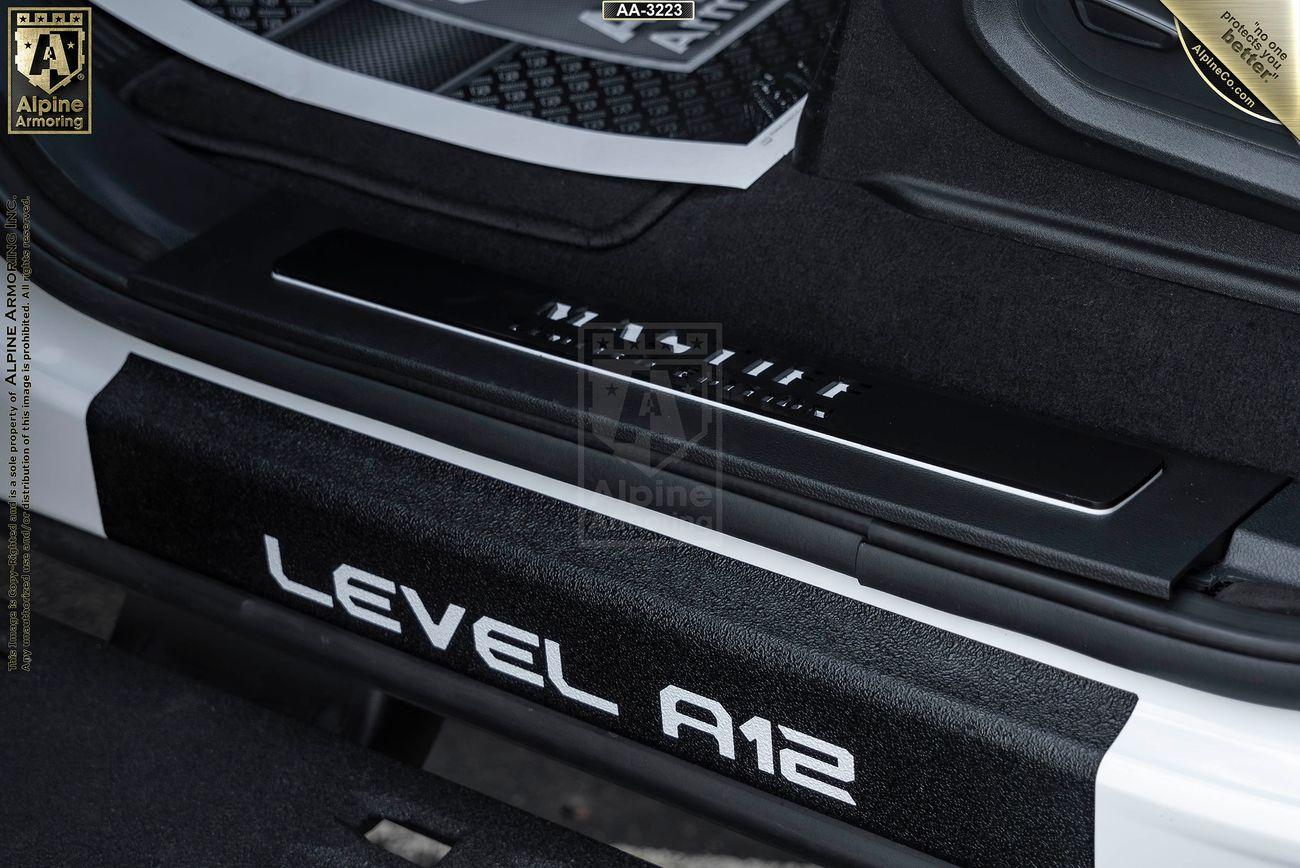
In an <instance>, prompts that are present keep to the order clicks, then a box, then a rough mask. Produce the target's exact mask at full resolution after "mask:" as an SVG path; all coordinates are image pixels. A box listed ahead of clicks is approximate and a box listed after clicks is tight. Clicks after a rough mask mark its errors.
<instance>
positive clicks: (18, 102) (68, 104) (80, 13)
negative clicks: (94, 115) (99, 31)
mask: <svg viewBox="0 0 1300 868" xmlns="http://www.w3.org/2000/svg"><path fill="white" fill-rule="evenodd" d="M90 14H91V10H90V8H89V7H75V8H74V7H43V8H30V7H27V8H23V7H20V8H12V9H10V10H9V21H8V24H9V45H11V46H12V48H13V63H12V64H11V66H10V67H9V126H8V131H9V132H10V133H11V134H36V133H44V134H82V135H84V134H86V133H89V132H90V95H91V92H90V70H91V55H90Z"/></svg>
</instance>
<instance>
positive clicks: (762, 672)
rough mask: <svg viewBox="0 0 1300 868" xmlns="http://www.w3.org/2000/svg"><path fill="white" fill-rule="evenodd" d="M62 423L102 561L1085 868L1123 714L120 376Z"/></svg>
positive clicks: (926, 828)
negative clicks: (103, 549)
mask: <svg viewBox="0 0 1300 868" xmlns="http://www.w3.org/2000/svg"><path fill="white" fill-rule="evenodd" d="M87 424H88V427H89V432H90V443H91V452H92V457H93V460H94V469H95V478H96V480H97V484H98V486H99V495H100V505H101V508H102V511H103V517H104V526H105V530H106V532H107V533H108V535H109V537H110V538H111V539H113V540H116V541H118V542H121V543H125V544H127V545H129V546H132V547H134V548H136V549H139V550H142V551H145V552H148V553H150V554H153V555H156V556H158V557H161V558H164V559H166V560H169V561H172V562H174V563H176V564H179V565H181V566H184V567H187V568H189V569H193V570H195V571H196V572H200V573H204V574H207V575H210V576H212V577H214V578H217V579H219V580H222V581H225V582H228V583H230V584H232V585H234V586H237V587H239V588H241V589H244V590H247V591H250V592H252V593H254V594H259V595H264V596H266V597H268V598H270V599H273V600H275V601H277V602H280V603H283V604H285V605H287V606H289V607H291V608H294V609H297V610H299V611H302V612H306V613H309V614H311V615H314V616H317V617H319V618H322V619H324V620H325V621H328V622H330V623H333V624H335V625H338V626H341V627H345V628H347V629H349V630H353V631H355V632H357V633H360V634H362V635H364V636H367V637H369V638H371V639H374V640H378V641H380V642H383V643H386V644H389V645H392V646H394V647H396V648H399V649H402V650H404V651H407V652H409V653H411V654H413V655H415V656H417V657H420V658H423V659H427V660H430V661H433V662H436V663H438V664H440V665H442V666H445V667H447V668H449V669H451V670H453V671H456V672H460V673H463V674H466V675H469V676H471V677H473V678H475V679H478V680H481V681H483V682H486V683H487V684H490V685H493V686H496V687H499V688H502V689H505V690H508V691H510V692H512V693H516V694H518V695H520V696H522V697H524V698H526V699H528V700H530V701H533V702H535V703H539V704H541V705H545V706H547V707H550V708H552V709H555V710H557V711H561V712H564V713H566V714H569V715H571V716H572V717H574V718H577V719H579V720H582V721H585V722H586V723H589V724H594V725H596V726H599V727H602V728H605V729H607V730H609V731H611V732H614V733H617V734H619V735H621V736H624V737H627V738H630V739H633V740H635V741H637V742H640V743H643V744H646V745H649V746H651V747H654V748H657V749H659V750H662V751H665V752H667V753H670V754H673V755H676V756H678V757H681V758H683V759H686V760H689V761H691V762H693V763H696V764H698V765H700V766H703V767H705V768H707V769H711V770H713V771H716V772H719V773H721V774H724V775H727V776H729V777H732V778H734V779H737V780H739V781H741V782H743V783H746V784H749V785H752V786H754V787H757V788H759V789H762V790H765V791H767V792H770V793H773V794H775V795H778V796H780V797H783V798H785V799H788V800H790V801H792V802H795V803H798V804H801V805H804V806H806V807H810V808H813V809H815V810H817V811H820V812H822V813H825V814H827V815H829V816H832V817H835V818H838V819H840V820H843V821H845V822H848V823H850V824H853V825H856V826H858V827H860V828H863V829H866V830H868V831H870V832H874V833H878V834H881V835H883V836H886V837H888V838H890V839H893V840H896V841H899V842H901V843H904V844H906V845H908V846H911V847H914V848H916V849H918V850H922V851H925V852H928V853H930V854H933V855H935V856H939V857H941V858H944V859H948V860H951V861H954V862H958V863H962V864H997V865H1031V864H1032V865H1049V864H1059V865H1079V864H1090V863H1091V861H1092V856H1093V802H1094V798H1095V779H1096V773H1097V768H1098V765H1099V763H1100V761H1101V758H1102V756H1103V755H1104V753H1105V751H1106V749H1107V748H1108V747H1109V746H1110V745H1111V743H1112V742H1113V741H1114V739H1115V738H1116V736H1117V735H1118V734H1119V731H1120V729H1121V727H1122V726H1123V724H1124V722H1125V721H1126V720H1127V719H1128V716H1129V714H1130V713H1131V712H1132V709H1133V706H1134V704H1135V703H1136V697H1135V696H1134V695H1132V694H1130V693H1127V692H1125V691H1122V690H1118V689H1115V688H1113V687H1110V686H1107V685H1104V684H1100V683H1097V682H1093V681H1090V680H1087V679H1084V678H1081V677H1078V676H1075V675H1072V674H1070V673H1066V672H1062V671H1060V670H1056V669H1053V668H1051V667H1048V666H1045V665H1042V664H1039V663H1037V662H1035V661H1032V660H1028V659H1025V658H1021V657H1018V656H1016V655H1013V654H1010V653H1008V652H1005V651H1001V650H999V649H995V648H992V647H989V646H985V645H981V644H979V643H976V642H973V641H970V640H968V639H965V638H963V637H960V636H957V635H955V634H951V633H947V632H945V631H942V630H938V629H936V628H932V627H929V626H927V625H924V624H921V623H918V622H915V621H912V620H910V619H907V618H903V617H901V616H898V615H895V614H893V613H890V612H887V611H884V610H881V609H876V608H872V607H870V606H867V605H864V604H862V603H859V602H856V601H853V600H850V599H847V598H844V597H840V596H838V595H835V594H832V593H830V592H827V591H823V590H820V589H817V588H813V587H811V586H808V585H805V584H803V583H800V582H796V581H792V580H789V579H787V578H785V577H781V576H778V575H775V574H773V573H770V572H767V571H764V570H762V569H759V568H756V567H753V566H750V565H748V564H744V563H741V562H738V561H734V560H731V559H728V558H725V557H722V556H720V555H717V554H714V553H712V552H708V551H704V550H701V549H697V548H694V547H691V546H687V545H684V544H681V543H677V542H675V541H672V540H669V539H666V538H663V537H660V536H658V535H656V534H653V533H651V532H649V531H646V530H643V529H641V528H637V527H633V526H629V525H626V524H623V523H620V522H616V521H612V520H609V519H607V518H605V517H603V516H600V515H597V514H593V513H589V512H587V511H584V510H582V509H579V508H577V507H575V506H572V505H570V504H566V503H563V502H559V501H556V500H553V499H550V498H547V497H544V496H542V495H539V494H536V493H533V492H530V491H527V490H523V489H519V488H517V487H514V486H511V485H508V484H506V483H503V482H500V481H498V480H494V479H491V478H488V477H485V476H481V475H479V474H476V473H473V472H470V471H467V470H464V469H463V468H459V467H456V466H454V465H450V464H447V463H444V462H441V461H437V460H434V459H431V458H428V457H427V456H423V455H419V454H417V453H414V452H411V451H408V450H404V449H401V448H398V447H396V446H393V445H391V444H388V443H385V442H382V441H379V440H376V439H373V438H370V437H367V436H364V435H361V434H358V433H356V432H353V431H349V430H347V429H343V428H340V427H337V426H333V425H329V424H326V423H324V422H321V421H319V420H316V419H313V418H310V417H307V416H304V415H301V414H298V413H295V412H292V411H289V410H286V409H284V408H281V407H278V406H275V405H272V404H269V403H266V402H263V401H260V400H256V399H253V398H250V397H248V396H245V395H242V394H240V393H237V392H234V391H230V390H227V389H224V388H222V387H219V386H215V385H213V384H210V383H207V382H206V381H203V380H199V379H196V378H193V377H190V376H188V375H186V374H182V373H179V372H176V371H173V370H171V369H169V368H165V367H163V366H160V365H157V364H155V363H152V362H148V361H145V360H142V359H139V358H135V357H133V358H131V359H130V360H128V362H127V364H126V365H125V366H124V367H123V369H122V371H120V372H119V373H118V375H117V376H116V377H115V378H114V379H113V380H112V382H111V383H109V385H108V386H107V387H106V388H105V390H104V391H103V392H102V393H101V394H100V395H99V396H98V397H97V398H96V399H95V401H94V402H93V403H92V405H91V408H90V412H89V414H88V419H87ZM277 561H278V563H277ZM276 567H279V568H280V577H281V582H280V583H277V581H276V579H275V578H273V574H272V570H273V569H274V568H276ZM291 583H296V584H291ZM390 583H391V584H390ZM285 588H288V590H286V589H285ZM349 588H351V589H352V590H348V589H349ZM366 593H368V594H370V595H371V596H369V597H366V596H365V595H364V594H366ZM462 609H463V610H464V611H463V614H462V615H460V616H458V615H457V612H459V611H461V610H462ZM494 649H495V650H494ZM510 663H513V664H514V665H515V668H513V669H512V668H511V667H510V666H509V665H507V664H510ZM615 706H616V711H617V713H616V714H615V713H614V712H615V708H614V707H615ZM675 713H680V715H681V716H682V717H683V718H689V720H690V721H693V722H682V721H681V720H678V725H676V726H671V725H666V724H671V723H672V720H673V719H674V717H673V715H674V714H675ZM668 729H672V730H673V733H672V734H670V733H668V732H666V730H668ZM850 755H851V758H852V759H851V771H850V762H849V761H847V760H846V757H847V756H850Z"/></svg>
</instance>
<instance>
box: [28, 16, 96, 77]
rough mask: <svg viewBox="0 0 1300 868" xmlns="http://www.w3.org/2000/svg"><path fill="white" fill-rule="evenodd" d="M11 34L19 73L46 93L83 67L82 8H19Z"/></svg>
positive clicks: (76, 73)
mask: <svg viewBox="0 0 1300 868" xmlns="http://www.w3.org/2000/svg"><path fill="white" fill-rule="evenodd" d="M13 37H14V65H15V66H16V67H17V68H18V73H19V74H20V75H22V76H23V78H25V79H27V80H28V81H29V82H31V84H32V85H33V86H34V87H38V88H40V89H41V90H43V91H45V92H46V93H47V94H53V93H54V92H55V91H57V90H58V89H59V88H61V87H63V86H65V85H67V84H71V83H72V82H73V81H76V80H77V76H79V75H82V74H83V72H84V71H85V68H86V19H85V16H84V14H83V13H81V12H27V13H23V12H18V14H17V16H16V20H15V22H14V31H13ZM83 77H84V76H83Z"/></svg>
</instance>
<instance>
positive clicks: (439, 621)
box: [262, 535, 857, 805]
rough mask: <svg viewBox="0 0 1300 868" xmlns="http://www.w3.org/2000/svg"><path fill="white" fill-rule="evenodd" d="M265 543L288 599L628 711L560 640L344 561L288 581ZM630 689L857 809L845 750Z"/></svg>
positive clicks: (750, 757) (736, 755)
mask: <svg viewBox="0 0 1300 868" xmlns="http://www.w3.org/2000/svg"><path fill="white" fill-rule="evenodd" d="M262 540H263V544H264V546H265V549H266V566H267V570H268V572H269V573H270V577H271V578H272V579H273V580H274V582H275V584H276V585H278V586H279V587H280V589H281V590H283V591H285V592H287V593H289V594H292V595H294V596H296V597H300V598H302V599H304V600H308V601H310V602H311V603H314V604H316V605H318V606H322V607H324V608H327V609H333V608H335V607H336V606H337V607H338V608H340V609H341V610H342V611H343V612H345V613H346V614H347V615H348V616H349V617H351V618H353V619H356V620H358V621H361V622H364V623H366V624H369V625H371V626H372V627H376V628H379V629H380V630H384V631H387V632H389V633H394V634H403V633H407V632H410V631H416V632H418V634H419V635H421V636H422V637H423V640H424V641H426V642H427V643H428V646H429V648H430V649H432V650H433V651H435V652H445V651H447V650H448V649H449V648H450V647H452V645H453V643H457V642H462V643H470V644H471V645H472V647H473V649H474V653H475V656H476V658H477V660H478V662H479V665H481V666H484V667H487V668H488V669H490V670H492V671H494V672H497V673H499V674H500V675H503V676H506V677H508V678H510V679H513V680H515V681H518V682H519V683H520V684H521V685H530V686H531V688H532V689H534V690H543V691H553V692H554V693H555V694H557V695H559V696H560V697H562V698H563V699H564V700H567V701H568V702H572V703H577V704H579V705H582V706H585V707H587V708H591V709H595V710H597V711H599V712H601V713H603V714H606V715H610V716H611V717H620V716H621V715H623V714H624V713H625V710H624V703H622V702H620V698H619V697H617V696H602V695H598V694H597V693H596V692H595V691H589V690H584V689H583V688H582V687H581V686H580V685H578V684H576V683H574V679H573V678H572V677H571V676H569V675H567V674H566V673H565V669H564V650H563V647H562V646H561V644H560V642H559V641H557V640H555V639H553V638H549V637H544V636H539V635H538V634H537V633H534V632H532V631H530V630H525V629H523V628H521V627H518V626H515V625H513V624H510V623H508V622H506V621H504V620H500V619H498V618H494V617H493V616H492V615H491V614H490V613H471V612H470V611H469V610H468V609H466V608H465V607H464V606H461V605H459V604H457V603H454V602H451V603H448V604H447V605H446V606H444V607H443V608H442V610H441V611H436V610H434V611H431V610H430V609H429V607H428V605H427V604H426V601H425V600H424V598H423V597H422V596H421V595H420V593H419V592H418V591H417V590H416V589H415V588H413V587H409V586H407V585H404V584H399V583H398V582H395V581H393V580H392V579H389V578H385V577H384V576H379V575H376V574H374V573H371V572H368V571H366V570H362V569H359V568H357V567H354V566H351V565H349V564H346V563H344V564H339V565H338V567H336V568H335V569H334V571H333V573H332V575H330V576H329V578H328V579H327V580H325V581H321V582H309V581H307V580H306V579H305V577H296V578H295V577H290V576H289V575H288V572H287V571H286V569H285V565H284V561H283V558H282V555H281V550H280V541H279V540H278V539H276V538H275V537H273V536H270V535H263V538H262ZM567 641H568V640H566V642H567ZM628 689H638V690H639V689H646V690H655V689H657V690H658V711H659V715H658V720H657V721H656V722H655V723H656V725H657V727H658V731H659V732H661V733H662V734H663V736H664V737H665V738H666V739H668V740H669V741H678V740H682V739H687V738H693V739H697V740H702V741H703V742H705V743H707V744H709V745H711V747H715V748H716V750H717V753H718V755H719V756H721V757H723V758H725V759H727V760H732V761H735V762H740V763H748V764H751V765H752V767H753V768H756V769H757V770H758V771H759V772H761V773H764V774H769V775H778V774H779V775H780V776H781V777H782V778H784V779H785V780H787V781H789V782H790V783H791V784H794V785H795V786H798V787H802V788H804V789H806V790H810V791H812V792H814V793H818V794H820V795H822V796H825V797H827V798H830V799H835V800H837V801H840V802H844V803H846V804H849V805H856V804H857V803H856V801H855V800H854V798H853V794H852V792H851V791H850V789H849V787H851V786H852V784H853V783H854V780H855V776H854V760H853V754H852V753H851V752H850V751H848V750H847V749H845V748H843V747H841V746H839V745H837V744H832V743H831V742H828V741H825V740H824V739H821V738H818V737H816V736H814V735H812V734H809V733H806V732H801V731H800V730H798V729H795V728H794V727H792V726H789V725H787V724H786V723H783V722H782V721H780V720H772V719H769V718H768V717H764V716H762V715H761V714H749V711H750V710H746V711H745V712H744V713H737V711H738V710H737V709H728V708H727V707H726V706H724V705H723V703H722V702H720V701H719V700H717V699H714V698H712V697H709V696H705V695H703V694H700V693H696V692H693V691H691V690H687V689H685V688H683V687H680V686H678V685H675V684H664V685H662V686H658V685H649V684H647V685H629V688H628ZM747 714H748V717H746V715H747ZM742 718H743V719H742Z"/></svg>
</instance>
